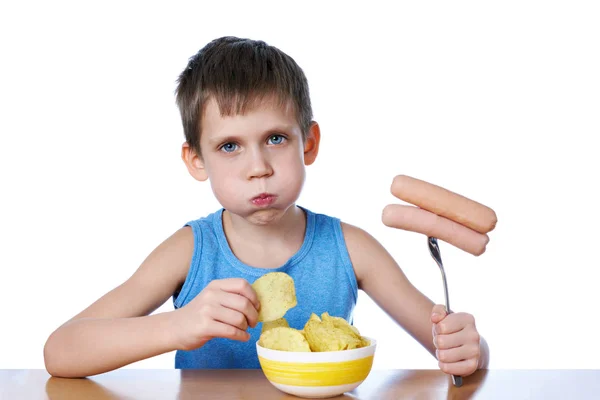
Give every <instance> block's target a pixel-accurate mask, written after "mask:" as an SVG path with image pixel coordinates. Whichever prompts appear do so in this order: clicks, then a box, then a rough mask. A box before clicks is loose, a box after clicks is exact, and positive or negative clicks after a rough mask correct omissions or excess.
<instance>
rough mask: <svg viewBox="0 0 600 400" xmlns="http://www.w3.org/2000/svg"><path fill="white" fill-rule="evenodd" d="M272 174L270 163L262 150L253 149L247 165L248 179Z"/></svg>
mask: <svg viewBox="0 0 600 400" xmlns="http://www.w3.org/2000/svg"><path fill="white" fill-rule="evenodd" d="M272 174H273V169H272V168H271V164H270V163H269V161H268V160H267V158H266V157H265V154H263V152H262V151H260V150H258V151H255V152H254V153H253V154H252V156H251V159H250V165H249V166H248V179H252V178H263V177H265V176H270V175H272Z"/></svg>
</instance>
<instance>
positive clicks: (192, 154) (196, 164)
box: [181, 142, 208, 182]
mask: <svg viewBox="0 0 600 400" xmlns="http://www.w3.org/2000/svg"><path fill="white" fill-rule="evenodd" d="M181 159H182V160H183V162H184V163H185V166H186V167H187V169H188V171H189V173H190V175H192V176H193V177H194V179H196V180H198V181H201V182H203V181H205V180H207V179H208V174H207V173H206V169H205V168H204V161H202V158H200V156H199V155H198V153H196V150H194V149H192V148H191V147H190V145H189V143H188V142H185V143H184V144H183V145H182V146H181Z"/></svg>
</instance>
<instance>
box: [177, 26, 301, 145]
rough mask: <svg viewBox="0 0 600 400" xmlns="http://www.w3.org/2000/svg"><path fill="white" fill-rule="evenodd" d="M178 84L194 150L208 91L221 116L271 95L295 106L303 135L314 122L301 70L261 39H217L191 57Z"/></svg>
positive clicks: (187, 133)
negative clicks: (214, 100) (215, 102)
mask: <svg viewBox="0 0 600 400" xmlns="http://www.w3.org/2000/svg"><path fill="white" fill-rule="evenodd" d="M177 83H178V84H177V89H176V91H175V93H176V99H177V106H178V107H179V111H180V113H181V120H182V124H183V131H184V133H185V139H186V141H187V143H188V144H189V145H190V147H191V148H192V149H194V150H195V151H196V152H197V154H198V155H200V154H201V153H200V134H201V132H200V130H201V126H202V124H201V121H202V115H203V111H204V107H205V105H206V102H207V100H208V99H209V98H210V97H211V96H213V97H214V98H215V99H216V101H217V104H218V105H219V109H220V112H221V115H237V114H240V113H241V114H243V113H244V112H246V111H247V110H248V109H249V108H251V107H253V106H256V104H257V103H258V102H260V101H261V100H262V99H264V98H266V97H270V96H274V98H275V99H276V100H277V101H278V102H279V104H280V105H282V106H283V105H287V104H290V105H292V106H293V107H294V109H295V112H296V118H297V121H298V125H299V126H300V128H301V130H302V135H303V138H306V135H307V133H308V130H309V128H310V124H311V122H312V107H311V103H310V96H309V90H308V82H307V79H306V76H305V75H304V72H303V71H302V69H301V68H300V67H299V66H298V64H296V62H295V61H294V60H293V59H292V58H291V57H290V56H288V55H287V54H285V53H284V52H282V51H281V50H279V49H277V48H276V47H273V46H270V45H268V44H266V43H265V42H263V41H258V40H250V39H240V38H237V37H232V36H226V37H222V38H219V39H215V40H213V41H211V42H210V43H208V44H207V45H206V46H205V47H203V48H202V49H200V51H198V53H196V54H195V55H194V56H192V57H191V58H190V59H189V62H188V65H187V67H186V68H185V69H184V70H183V72H182V73H181V74H180V75H179V79H178V81H177Z"/></svg>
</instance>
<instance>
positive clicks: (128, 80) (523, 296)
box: [0, 1, 600, 368]
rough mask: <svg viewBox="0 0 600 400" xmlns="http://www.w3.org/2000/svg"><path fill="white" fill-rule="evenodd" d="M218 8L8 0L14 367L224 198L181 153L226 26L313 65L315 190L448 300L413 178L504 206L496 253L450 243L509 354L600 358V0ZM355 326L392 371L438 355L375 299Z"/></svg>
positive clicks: (6, 320)
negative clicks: (185, 120) (405, 203)
mask: <svg viewBox="0 0 600 400" xmlns="http://www.w3.org/2000/svg"><path fill="white" fill-rule="evenodd" d="M217 3H219V4H221V3H220V2H210V3H208V2H190V3H182V2H172V3H170V5H168V6H167V5H160V6H159V5H156V4H155V3H151V4H147V2H144V3H142V2H139V3H133V2H118V4H117V3H116V2H115V3H110V2H98V3H97V5H95V6H94V5H89V4H88V3H87V2H86V3H85V4H83V3H76V2H73V3H71V4H67V3H64V2H60V3H59V2H27V3H25V2H22V3H19V5H18V6H15V5H7V4H9V3H8V2H5V3H3V5H2V6H1V7H0V41H1V50H0V51H1V54H0V57H1V59H2V61H1V62H0V114H1V117H0V135H1V136H0V138H1V139H0V171H1V172H0V173H1V180H0V185H1V186H0V191H1V195H0V202H1V206H0V221H1V222H0V239H1V241H0V268H1V270H0V307H1V315H0V324H1V328H0V368H43V367H44V364H43V356H42V349H43V345H44V343H45V340H46V338H47V337H48V335H49V334H50V333H51V332H52V331H53V330H54V329H55V328H56V327H57V326H59V325H60V324H61V323H63V322H64V321H65V320H67V319H68V318H70V317H72V316H73V315H74V314H76V313H78V312H79V311H80V310H82V309H83V308H85V307H86V306H87V305H89V304H90V303H91V302H93V301H94V300H96V299H97V298H98V297H100V296H101V295H103V294H104V293H105V292H107V291H109V290H110V289H112V288H113V287H115V286H116V285H118V284H120V283H121V282H122V281H124V280H125V279H127V278H128V277H129V276H130V275H131V274H132V273H133V272H134V271H135V269H136V268H137V267H138V265H139V264H140V263H141V262H142V261H143V259H144V258H145V257H146V255H147V254H148V253H149V252H150V251H151V250H152V249H153V248H154V247H155V246H156V245H158V244H159V243H160V242H161V241H162V240H164V239H165V238H166V237H167V236H169V235H170V234H171V233H172V232H174V231H175V230H176V229H178V228H179V227H180V226H182V224H184V223H185V222H186V221H188V220H191V219H195V218H199V217H202V216H204V215H206V214H208V213H210V212H212V211H214V210H216V209H217V207H218V206H219V204H218V203H217V202H216V200H215V199H214V198H213V196H212V193H211V191H210V187H209V184H207V183H206V184H203V183H198V182H196V181H195V180H193V179H192V178H191V177H190V176H189V174H188V173H187V171H186V170H185V168H184V165H183V163H182V162H181V160H180V158H179V152H180V146H181V144H182V142H183V132H182V128H181V123H180V120H179V116H178V112H177V109H176V107H175V102H174V95H173V91H174V89H175V80H176V78H177V75H178V74H179V72H180V71H181V70H182V69H183V68H184V67H185V65H186V63H187V59H188V57H190V56H191V55H193V54H194V53H196V52H197V51H198V50H199V49H200V48H201V47H202V46H204V45H205V44H206V43H207V42H208V41H210V40H212V39H214V38H216V37H219V36H223V35H236V36H242V37H250V38H254V39H262V40H265V41H267V42H268V43H269V44H272V45H275V46H277V47H279V48H281V49H282V50H284V51H285V52H287V53H288V54H290V55H291V56H292V57H293V58H294V59H295V60H296V61H297V62H298V63H299V64H300V65H301V66H302V68H303V69H304V71H305V72H306V74H307V76H308V79H309V83H310V85H311V86H310V87H311V94H312V99H313V105H314V113H315V118H316V119H317V120H318V121H319V122H320V124H321V129H322V134H323V137H322V148H321V151H320V154H319V158H318V159H317V162H316V163H315V164H314V165H313V166H310V167H309V168H308V179H307V183H306V186H305V190H304V192H303V194H302V196H301V199H300V201H299V204H301V205H303V206H305V207H308V208H310V209H313V210H314V211H317V212H322V213H327V214H331V215H335V216H337V217H339V218H341V219H342V220H344V221H347V222H349V223H352V224H356V225H358V226H360V227H362V228H364V229H366V230H367V231H369V232H370V233H371V234H373V235H374V236H375V237H376V238H377V239H379V240H380V241H381V242H382V243H383V244H384V246H385V247H386V248H387V249H388V250H389V251H390V252H391V253H392V254H393V256H394V257H395V258H396V260H397V261H398V263H399V264H400V266H401V267H402V268H403V270H404V271H405V272H406V274H407V275H408V277H409V278H410V280H411V281H412V282H413V283H414V284H415V285H416V286H417V287H418V288H419V289H421V290H422V291H423V292H424V293H425V294H426V295H427V296H429V297H430V298H432V300H434V301H436V302H440V303H441V302H443V290H442V283H441V276H440V272H439V270H438V268H437V266H436V265H435V263H434V262H433V260H432V259H431V257H430V255H429V253H428V250H427V246H426V239H425V237H424V236H421V235H418V234H414V233H407V232H403V231H399V230H394V229H391V228H387V227H385V226H384V225H383V224H382V223H381V219H380V216H381V211H382V209H383V207H384V206H385V205H386V204H389V203H393V202H400V201H399V200H398V201H397V200H396V199H395V198H394V197H393V196H392V195H391V194H390V192H389V186H390V184H391V181H392V178H393V176H394V175H396V174H400V173H402V174H408V175H412V176H415V177H418V178H420V179H424V180H427V181H429V182H432V183H435V184H438V185H440V186H443V187H446V188H448V189H450V190H453V191H456V192H458V193H461V194H463V195H465V196H467V197H470V198H472V199H475V200H477V201H479V202H481V203H483V204H486V205H488V206H490V207H492V208H493V209H494V210H495V211H496V213H497V215H498V218H499V222H498V225H497V227H496V229H495V230H494V231H493V232H491V233H490V238H491V241H490V244H489V245H488V248H487V251H486V253H484V254H483V255H482V256H480V257H474V256H472V255H470V254H467V253H464V252H462V251H460V250H457V249H455V248H453V247H451V246H450V245H448V244H445V243H441V250H442V256H443V259H444V262H445V265H446V271H447V275H448V281H449V288H450V298H451V302H452V308H453V309H455V310H457V311H467V312H470V313H472V314H474V315H475V317H476V320H477V325H478V328H479V330H480V332H481V333H482V334H483V336H484V337H486V338H487V340H488V342H489V343H490V347H491V351H492V360H491V365H490V367H491V368H600V350H599V348H598V346H597V340H596V339H595V338H596V336H597V335H598V330H599V328H600V325H599V323H598V305H597V301H596V299H597V295H596V293H597V288H598V282H599V278H600V273H599V267H600V262H599V261H598V260H599V256H598V235H597V227H598V225H599V223H600V219H599V217H598V205H599V204H600V197H599V195H598V182H599V178H598V171H600V163H599V161H598V149H599V147H598V141H597V136H598V134H599V132H600V113H599V111H600V78H599V77H600V73H599V71H600V52H599V49H600V25H599V24H598V20H599V19H600V10H599V6H598V5H597V3H596V2H592V1H590V2H578V1H563V2H558V1H539V2H531V1H504V2H493V3H492V2H480V1H468V2H411V3H410V4H400V5H397V6H396V7H395V8H394V9H392V8H391V7H390V6H388V5H387V4H386V3H379V2H375V1H368V2H364V3H362V4H358V5H355V4H350V3H347V2H343V3H341V2H340V3H332V4H331V5H329V4H330V3H327V4H325V3H326V2H322V3H321V4H319V3H318V2H306V1H305V2H301V3H295V4H296V5H295V6H293V7H292V6H288V5H282V3H280V2H245V3H240V4H237V5H236V4H235V3H231V2H222V4H223V5H217ZM413 3H416V4H413ZM169 310H172V303H171V301H169V302H168V303H166V304H165V305H164V306H163V307H161V308H160V309H159V312H162V311H169ZM355 322H356V325H357V326H358V328H359V329H361V330H362V332H363V333H364V334H366V335H371V336H373V337H375V338H377V339H379V346H380V347H379V351H378V353H377V357H376V360H375V368H436V367H437V363H436V362H435V360H433V359H432V357H431V356H430V355H429V354H428V353H427V352H426V351H425V350H424V349H422V348H421V347H420V346H419V345H418V344H417V343H416V342H415V341H413V339H411V338H410V337H409V336H408V335H407V334H406V333H404V331H403V330H402V329H401V328H400V327H398V326H397V325H395V324H394V323H393V322H392V321H391V320H390V319H389V318H388V317H387V315H386V314H384V313H383V312H382V311H380V310H379V309H378V308H377V307H376V306H375V305H374V303H372V302H371V301H370V299H369V298H368V297H367V296H366V295H364V294H363V293H361V295H360V298H359V303H358V306H357V309H356V321H355ZM173 357H174V354H173V353H170V354H165V355H162V356H158V357H155V358H153V359H149V360H145V361H142V362H139V363H136V364H133V365H131V366H132V367H137V368H172V367H173V363H174V360H173Z"/></svg>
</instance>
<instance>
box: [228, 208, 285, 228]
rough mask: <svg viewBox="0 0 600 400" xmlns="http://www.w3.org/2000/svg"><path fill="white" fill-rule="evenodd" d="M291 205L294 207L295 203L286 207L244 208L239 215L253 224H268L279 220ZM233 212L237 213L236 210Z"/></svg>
mask: <svg viewBox="0 0 600 400" xmlns="http://www.w3.org/2000/svg"><path fill="white" fill-rule="evenodd" d="M291 207H293V204H292V205H291V206H290V207H287V208H285V209H282V208H279V207H268V208H261V209H250V210H244V212H240V213H239V214H237V215H238V216H239V217H242V218H244V219H245V220H246V221H248V222H250V223H251V224H253V225H257V226H267V225H271V224H274V223H277V222H279V221H280V220H281V218H283V216H284V215H285V214H286V211H288V210H289V209H290V208H291ZM232 212H233V213H234V214H236V213H235V211H232Z"/></svg>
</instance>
